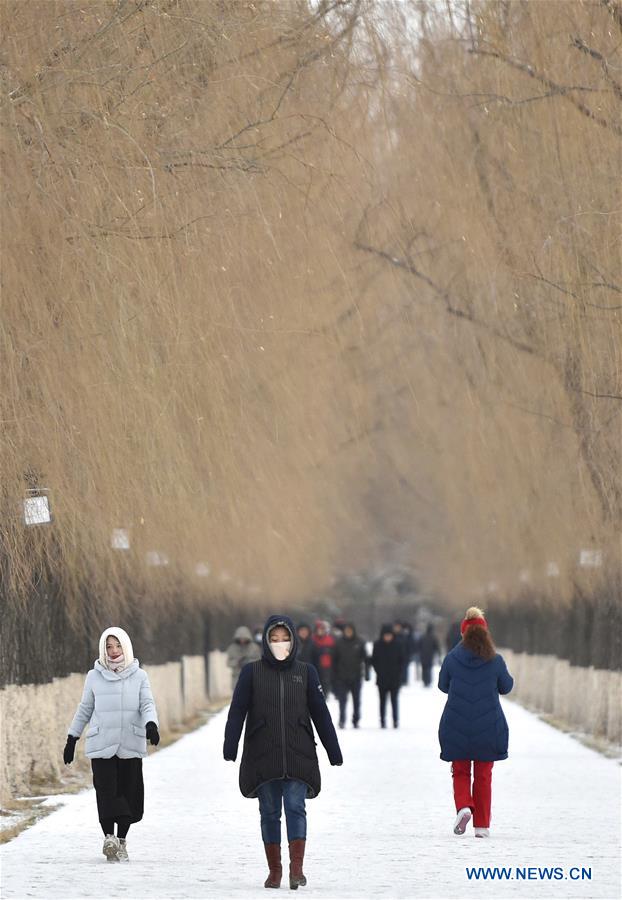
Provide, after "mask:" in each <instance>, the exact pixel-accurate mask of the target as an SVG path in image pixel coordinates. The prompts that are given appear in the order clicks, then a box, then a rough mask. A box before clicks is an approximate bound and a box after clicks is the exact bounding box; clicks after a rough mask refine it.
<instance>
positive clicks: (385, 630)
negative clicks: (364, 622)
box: [380, 622, 395, 640]
mask: <svg viewBox="0 0 622 900" xmlns="http://www.w3.org/2000/svg"><path fill="white" fill-rule="evenodd" d="M385 634H392V635H393V637H394V638H395V632H394V631H393V625H391V624H389V623H388V622H385V624H384V625H383V626H382V627H381V629H380V640H382V638H383V637H384V635H385Z"/></svg>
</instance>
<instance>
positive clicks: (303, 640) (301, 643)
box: [297, 622, 315, 663]
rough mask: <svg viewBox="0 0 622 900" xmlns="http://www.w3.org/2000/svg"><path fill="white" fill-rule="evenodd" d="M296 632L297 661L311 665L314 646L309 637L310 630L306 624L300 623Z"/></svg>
mask: <svg viewBox="0 0 622 900" xmlns="http://www.w3.org/2000/svg"><path fill="white" fill-rule="evenodd" d="M297 632H298V651H297V652H298V659H299V660H300V662H306V663H313V660H314V657H315V645H314V643H313V638H312V637H311V629H310V628H309V626H308V625H307V623H306V622H301V623H300V625H299V626H298V628H297Z"/></svg>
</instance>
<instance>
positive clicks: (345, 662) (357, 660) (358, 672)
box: [333, 628, 367, 684]
mask: <svg viewBox="0 0 622 900" xmlns="http://www.w3.org/2000/svg"><path fill="white" fill-rule="evenodd" d="M352 630H353V631H354V628H352ZM363 674H367V652H366V650H365V644H364V642H363V641H362V640H361V639H360V638H359V637H358V636H357V634H356V631H354V635H353V637H351V638H347V637H345V636H344V637H342V638H339V640H338V641H337V646H336V647H335V656H334V659H333V679H334V681H335V682H340V683H341V684H355V683H356V682H357V681H360V680H361V678H362V677H363Z"/></svg>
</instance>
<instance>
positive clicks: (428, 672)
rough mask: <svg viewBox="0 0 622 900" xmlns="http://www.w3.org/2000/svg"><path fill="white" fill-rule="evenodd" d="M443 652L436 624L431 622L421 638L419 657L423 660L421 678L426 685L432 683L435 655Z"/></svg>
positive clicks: (428, 685)
mask: <svg viewBox="0 0 622 900" xmlns="http://www.w3.org/2000/svg"><path fill="white" fill-rule="evenodd" d="M440 652H441V647H440V644H439V642H438V638H437V637H436V635H435V634H434V625H432V623H431V622H430V623H429V625H428V627H427V628H426V632H425V634H424V635H422V636H421V638H420V639H419V659H420V660H421V678H422V680H423V686H424V687H430V685H431V684H432V665H433V664H434V657H435V656H436V655H437V654H439V653H440Z"/></svg>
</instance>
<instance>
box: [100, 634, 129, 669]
mask: <svg viewBox="0 0 622 900" xmlns="http://www.w3.org/2000/svg"><path fill="white" fill-rule="evenodd" d="M111 634H113V635H114V636H115V637H116V638H117V640H118V641H119V643H120V644H121V647H122V648H123V655H124V657H125V668H126V669H127V667H128V666H130V665H131V664H132V662H133V661H134V649H133V647H132V642H131V640H130V636H129V634H128V633H127V631H123V629H122V628H117V627H112V628H106V630H105V631H104V632H103V633H102V636H101V637H100V639H99V661H100V663H101V664H102V666H103V667H104V668H105V669H107V668H108V666H107V665H106V640H107V638H108V637H109V636H110V635H111Z"/></svg>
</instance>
